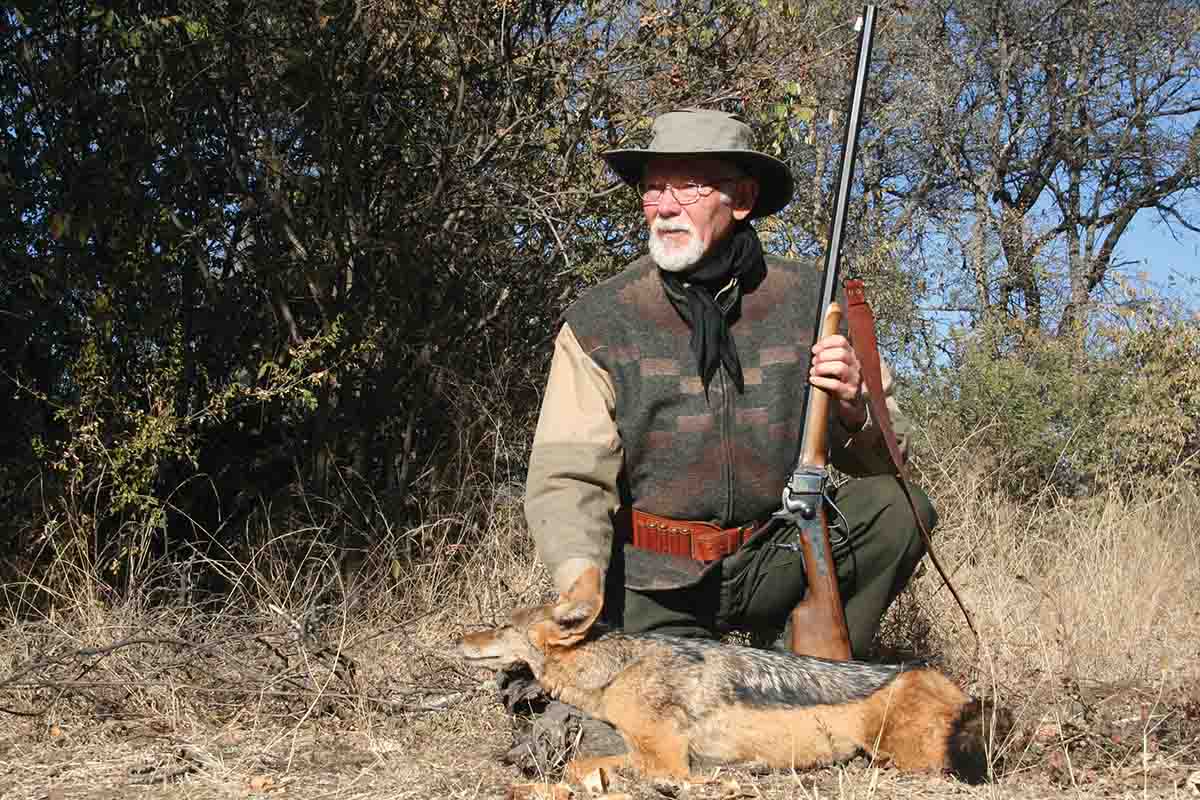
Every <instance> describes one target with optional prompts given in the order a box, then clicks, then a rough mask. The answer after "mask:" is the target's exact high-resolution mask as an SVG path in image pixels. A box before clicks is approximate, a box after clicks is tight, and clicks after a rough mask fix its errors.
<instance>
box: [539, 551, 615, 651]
mask: <svg viewBox="0 0 1200 800" xmlns="http://www.w3.org/2000/svg"><path fill="white" fill-rule="evenodd" d="M603 607H604V573H602V572H601V571H600V569H599V568H598V567H588V568H587V569H585V570H584V571H583V573H582V574H580V576H579V577H578V578H576V579H575V582H574V583H573V584H572V585H571V588H570V589H568V590H567V591H565V592H563V593H562V594H560V595H559V596H558V602H557V603H556V604H555V606H554V610H553V611H552V612H551V616H552V617H553V621H554V624H555V626H556V628H557V631H556V632H555V635H554V636H553V637H551V639H550V642H551V643H552V644H555V645H558V646H560V647H570V646H571V645H573V644H576V643H578V642H580V641H582V640H583V639H584V638H585V637H586V636H587V633H588V630H589V629H591V627H592V625H593V624H595V622H596V619H597V618H598V617H599V616H600V610H601V609H602V608H603Z"/></svg>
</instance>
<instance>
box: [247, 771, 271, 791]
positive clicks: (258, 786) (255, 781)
mask: <svg viewBox="0 0 1200 800" xmlns="http://www.w3.org/2000/svg"><path fill="white" fill-rule="evenodd" d="M274 785H275V779H274V778H272V777H271V776H270V775H255V776H254V777H253V778H251V779H250V791H252V792H265V791H266V790H267V789H270V788H271V787H272V786H274Z"/></svg>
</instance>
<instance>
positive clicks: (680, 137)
mask: <svg viewBox="0 0 1200 800" xmlns="http://www.w3.org/2000/svg"><path fill="white" fill-rule="evenodd" d="M651 131H652V133H653V137H652V138H651V140H650V146H649V147H648V148H646V149H644V150H637V149H626V150H609V151H607V152H605V153H601V154H600V155H601V156H602V157H603V158H604V160H605V161H607V162H608V165H609V166H610V167H612V169H613V172H615V173H617V175H618V176H620V178H621V180H623V181H625V183H627V184H629V185H630V186H637V184H638V181H640V180H641V179H642V175H643V174H644V173H645V171H646V164H648V163H649V162H650V161H652V160H654V159H656V158H716V159H720V160H722V161H728V162H729V163H731V164H735V165H737V166H738V167H739V168H740V169H741V170H742V171H743V172H745V173H746V174H747V175H749V176H751V177H752V178H755V179H757V180H758V199H757V200H756V201H755V203H754V208H753V209H751V211H750V219H755V218H757V217H766V216H769V215H771V214H774V213H775V212H777V211H779V210H780V209H781V208H783V207H784V206H786V205H787V204H788V203H789V202H791V199H792V192H793V191H794V184H793V181H792V173H791V171H790V170H789V169H788V168H787V164H784V163H783V162H782V161H780V160H779V159H778V158H775V157H773V156H769V155H767V154H766V153H760V152H758V151H757V150H755V149H754V136H753V131H751V130H750V126H749V125H747V124H746V123H745V122H743V121H742V120H740V119H738V117H736V116H735V115H733V114H727V113H725V112H723V111H707V110H704V109H685V110H683V111H671V112H668V113H666V114H663V115H662V116H660V117H658V118H657V119H655V120H654V125H653V127H652V128H651Z"/></svg>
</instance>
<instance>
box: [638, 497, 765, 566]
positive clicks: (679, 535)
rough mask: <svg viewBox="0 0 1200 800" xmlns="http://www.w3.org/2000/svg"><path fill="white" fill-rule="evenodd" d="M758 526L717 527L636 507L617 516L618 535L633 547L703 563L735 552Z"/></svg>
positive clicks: (709, 523)
mask: <svg viewBox="0 0 1200 800" xmlns="http://www.w3.org/2000/svg"><path fill="white" fill-rule="evenodd" d="M758 527H759V526H758V524H757V523H752V524H750V525H742V526H741V527H738V528H720V527H718V526H716V525H714V524H713V523H711V522H697V521H692V520H680V519H669V518H667V517H660V516H658V515H657V514H650V513H648V512H646V511H639V510H637V509H636V508H634V509H628V508H623V509H621V511H620V512H619V513H618V515H617V532H618V534H621V535H623V538H624V539H625V541H627V542H629V543H630V544H632V545H633V546H634V547H637V548H639V549H642V550H650V551H651V552H654V553H665V554H667V555H672V556H683V557H684V558H691V559H694V560H696V561H706V562H707V561H716V560H717V559H719V558H724V557H725V556H727V555H729V554H730V553H732V552H733V551H734V550H737V549H738V548H739V547H741V546H742V545H743V544H745V542H746V541H747V540H748V539H749V538H750V537H751V536H753V535H754V532H755V531H756V530H757V529H758Z"/></svg>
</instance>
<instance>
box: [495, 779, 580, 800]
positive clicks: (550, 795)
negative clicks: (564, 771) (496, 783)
mask: <svg viewBox="0 0 1200 800" xmlns="http://www.w3.org/2000/svg"><path fill="white" fill-rule="evenodd" d="M572 794H573V792H572V791H571V787H570V786H568V785H567V784H565V783H514V784H513V785H511V786H509V787H508V793H507V794H506V795H505V796H504V797H505V800H570V797H571V795H572Z"/></svg>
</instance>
